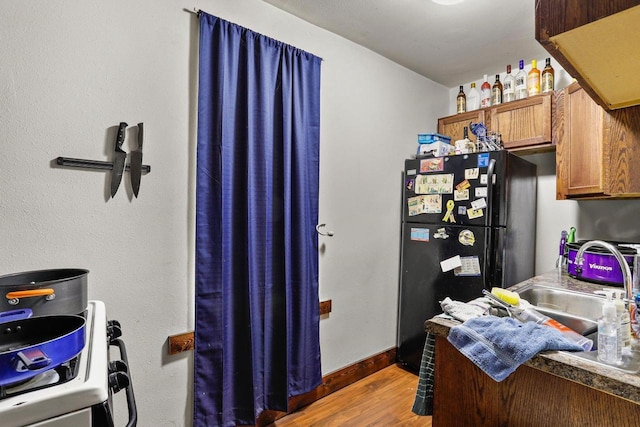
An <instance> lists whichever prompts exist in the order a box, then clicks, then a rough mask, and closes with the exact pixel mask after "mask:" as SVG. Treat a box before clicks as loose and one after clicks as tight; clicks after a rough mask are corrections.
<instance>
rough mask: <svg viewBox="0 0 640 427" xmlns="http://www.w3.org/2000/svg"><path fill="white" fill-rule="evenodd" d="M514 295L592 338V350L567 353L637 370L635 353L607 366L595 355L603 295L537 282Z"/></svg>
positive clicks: (638, 362)
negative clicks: (518, 295) (620, 361)
mask: <svg viewBox="0 0 640 427" xmlns="http://www.w3.org/2000/svg"><path fill="white" fill-rule="evenodd" d="M518 294H520V298H522V299H525V300H527V301H528V302H529V303H530V304H532V305H534V306H535V308H536V310H537V311H539V312H540V313H543V314H546V315H547V316H549V317H551V318H552V319H555V320H557V321H558V322H560V323H562V324H563V325H566V326H568V327H569V328H571V329H573V330H574V331H576V332H578V333H580V334H582V335H584V336H586V337H587V338H589V339H591V340H592V341H593V350H592V351H583V352H568V353H567V354H571V355H573V356H575V357H579V358H581V359H584V360H589V361H591V362H594V363H597V364H599V365H603V366H608V367H612V368H616V369H619V370H621V371H624V372H627V373H633V374H635V373H639V372H640V354H639V353H636V352H632V353H629V354H625V355H623V358H622V363H620V364H619V365H610V364H607V363H604V362H601V361H599V360H598V358H597V355H598V352H597V348H598V322H597V319H598V318H599V317H600V316H601V315H602V303H603V301H604V297H602V296H599V295H595V294H585V293H580V292H573V291H567V290H564V289H557V288H551V287H546V286H540V285H533V286H530V287H527V288H523V289H520V290H519V291H518Z"/></svg>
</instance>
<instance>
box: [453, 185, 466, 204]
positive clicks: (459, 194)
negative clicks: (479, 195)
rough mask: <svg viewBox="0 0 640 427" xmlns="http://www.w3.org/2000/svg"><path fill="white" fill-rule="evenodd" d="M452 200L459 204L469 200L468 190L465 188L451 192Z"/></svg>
mask: <svg viewBox="0 0 640 427" xmlns="http://www.w3.org/2000/svg"><path fill="white" fill-rule="evenodd" d="M453 200H455V201H456V202H459V201H461V200H469V189H468V188H465V189H464V190H460V191H458V190H455V191H454V192H453Z"/></svg>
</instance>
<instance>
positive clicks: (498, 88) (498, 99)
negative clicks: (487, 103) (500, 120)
mask: <svg viewBox="0 0 640 427" xmlns="http://www.w3.org/2000/svg"><path fill="white" fill-rule="evenodd" d="M499 104H502V83H500V74H496V81H495V83H494V84H493V87H492V88H491V105H499Z"/></svg>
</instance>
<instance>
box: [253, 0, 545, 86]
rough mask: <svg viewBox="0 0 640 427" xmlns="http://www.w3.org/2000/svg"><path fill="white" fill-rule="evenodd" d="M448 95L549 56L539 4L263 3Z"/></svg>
mask: <svg viewBox="0 0 640 427" xmlns="http://www.w3.org/2000/svg"><path fill="white" fill-rule="evenodd" d="M264 1H265V2H267V3H270V4H272V5H274V6H276V7H278V8H280V9H282V10H285V11H287V12H289V13H291V14H293V15H296V16H298V17H300V18H302V19H304V20H305V21H308V22H310V23H312V24H315V25H317V26H319V27H321V28H324V29H326V30H328V31H331V32H332V33H335V34H338V35H340V36H342V37H344V38H346V39H349V40H351V41H353V42H355V43H357V44H359V45H362V46H364V47H366V48H368V49H371V50H372V51H374V52H377V53H378V54H380V55H382V56H384V57H386V58H388V59H390V60H392V61H394V62H397V63H398V64H401V65H403V66H405V67H406V68H408V69H410V70H413V71H415V72H416V73H418V74H421V75H423V76H425V77H428V78H429V79H431V80H433V81H436V82H438V83H440V84H442V85H444V86H446V87H455V86H458V85H461V84H465V83H468V82H471V81H476V80H480V79H482V76H483V74H489V75H491V74H497V73H499V72H504V71H505V68H506V65H507V64H511V66H512V67H513V68H517V67H518V60H519V59H524V60H525V63H529V62H530V61H531V60H532V59H538V60H540V59H542V58H545V57H547V56H549V55H548V53H547V52H546V50H544V48H543V47H542V46H541V45H540V44H539V43H538V42H537V41H536V40H535V32H534V31H535V30H534V27H535V18H534V3H535V0H463V1H462V2H460V3H458V4H454V5H449V6H444V5H441V4H436V3H434V2H433V1H432V0H264Z"/></svg>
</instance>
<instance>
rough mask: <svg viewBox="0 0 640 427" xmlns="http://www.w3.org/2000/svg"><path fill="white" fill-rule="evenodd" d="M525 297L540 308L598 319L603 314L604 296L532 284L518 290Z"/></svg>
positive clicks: (521, 296)
mask: <svg viewBox="0 0 640 427" xmlns="http://www.w3.org/2000/svg"><path fill="white" fill-rule="evenodd" d="M518 293H519V294H520V298H523V299H525V300H527V301H529V303H531V304H532V305H535V306H536V307H538V308H545V309H547V310H552V311H557V312H561V313H568V314H571V315H574V316H579V317H583V318H586V319H591V320H596V319H598V318H599V317H600V316H601V315H602V303H603V301H604V297H602V296H599V295H595V294H583V293H580V292H573V291H567V290H564V289H555V288H549V287H546V286H531V287H529V288H525V289H523V290H521V291H519V292H518Z"/></svg>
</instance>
